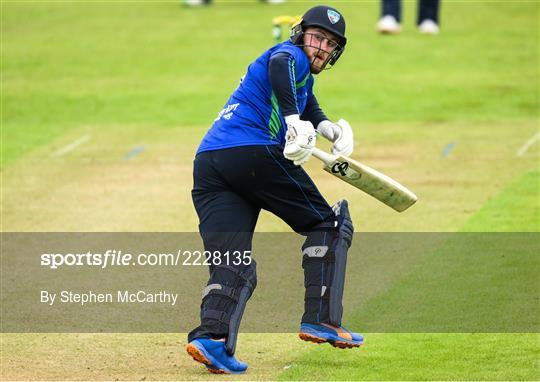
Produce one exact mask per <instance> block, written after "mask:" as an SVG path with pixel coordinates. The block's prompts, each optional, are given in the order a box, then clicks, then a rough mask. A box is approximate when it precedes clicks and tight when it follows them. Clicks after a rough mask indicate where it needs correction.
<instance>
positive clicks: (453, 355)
mask: <svg viewBox="0 0 540 382" xmlns="http://www.w3.org/2000/svg"><path fill="white" fill-rule="evenodd" d="M311 4H315V3H312V2H294V1H289V2H287V3H285V4H283V5H279V6H267V5H263V4H260V3H259V2H257V1H255V0H253V1H245V2H225V1H221V2H220V1H219V0H217V2H216V4H215V5H214V6H212V7H208V8H201V9H187V8H183V7H182V6H180V5H179V3H178V2H90V1H89V2H47V1H44V2H22V1H2V2H1V97H2V99H1V129H2V131H1V160H2V164H1V176H2V179H1V197H2V200H1V202H2V205H1V208H2V212H1V226H2V227H1V231H2V232H19V231H21V232H56V231H58V232H86V231H88V232H182V231H186V232H190V231H196V230H197V217H196V214H195V211H194V209H193V207H192V204H191V198H190V190H191V182H192V178H191V170H192V158H193V155H194V152H195V150H196V148H197V145H198V142H199V141H200V139H201V137H202V135H203V134H204V132H205V131H206V129H207V128H208V127H209V125H210V123H211V121H212V120H213V119H214V118H215V115H216V113H217V112H218V111H219V110H221V107H222V106H223V104H224V103H225V101H226V99H227V97H228V96H229V94H230V92H231V91H232V90H233V89H234V88H235V86H236V84H237V83H238V80H239V78H240V77H241V76H242V75H243V74H244V71H245V69H246V67H247V65H248V64H249V63H250V62H251V60H252V59H254V58H255V57H256V56H257V55H258V54H260V53H262V52H263V51H264V50H265V49H266V48H268V47H269V46H270V45H271V44H272V43H273V41H272V37H271V19H272V17H274V16H277V15H281V14H286V15H296V14H301V13H302V12H303V11H304V10H305V9H306V8H308V6H309V5H311ZM332 4H334V5H335V6H336V7H337V8H339V9H340V10H341V11H342V12H343V13H344V15H345V16H346V18H347V22H348V36H349V44H348V46H347V51H346V53H345V54H344V56H343V58H342V59H341V60H340V62H339V63H338V64H337V65H336V67H335V68H334V69H332V70H331V71H328V72H325V73H323V74H322V75H321V76H319V78H317V82H316V92H317V96H318V99H319V101H320V103H321V105H322V107H323V108H324V110H325V111H326V113H327V115H329V116H330V117H332V118H334V119H338V118H341V117H343V118H346V119H347V120H349V121H350V122H351V124H352V126H353V127H354V130H355V140H356V149H355V153H354V154H353V157H354V158H355V159H358V160H360V161H362V162H365V163H366V164H368V165H371V166H373V167H375V168H377V169H379V170H380V171H382V172H384V173H387V174H388V175H390V176H392V177H394V178H396V179H398V180H399V181H401V182H403V183H404V184H406V185H407V186H408V187H410V188H411V189H413V190H414V191H415V192H416V193H417V194H418V196H419V202H418V203H417V204H416V205H415V206H413V207H412V208H411V209H410V210H408V211H406V212H405V213H403V214H396V213H395V212H394V211H392V210H390V209H389V208H387V207H384V206H383V205H381V204H380V203H378V202H377V201H375V200H373V199H371V198H369V197H368V196H365V195H363V194H361V193H360V192H358V191H356V190H354V189H352V188H351V187H350V186H349V185H347V184H342V183H340V182H339V181H337V180H335V179H334V178H333V177H331V176H329V175H328V174H327V173H325V172H324V171H322V170H321V169H320V165H319V163H317V162H316V161H315V160H313V161H310V162H309V163H308V164H307V166H306V168H307V170H308V172H309V173H310V174H311V175H312V177H313V179H314V181H315V182H316V184H317V185H318V186H319V188H320V190H321V191H322V193H323V194H324V195H325V197H327V199H328V200H329V201H333V200H337V199H339V198H342V197H347V198H348V199H349V202H350V205H351V209H352V214H353V218H354V222H355V227H356V228H357V231H359V232H449V233H453V232H460V233H468V232H479V233H482V232H485V233H488V232H489V233H509V232H516V233H519V232H529V233H532V234H535V233H536V234H538V232H539V230H540V212H539V197H540V190H539V187H540V179H539V169H540V166H539V159H540V157H539V152H540V150H539V143H538V140H536V141H531V139H533V137H534V136H535V134H537V133H538V129H539V128H538V126H539V118H538V117H539V114H538V113H539V90H540V89H539V67H540V63H539V39H538V27H539V17H538V15H539V8H540V6H539V3H538V2H537V1H519V2H511V1H508V2H500V1H484V2H480V1H478V2H476V1H475V2H472V1H471V2H460V1H445V2H443V5H442V14H441V19H442V33H441V34H440V35H439V36H436V37H426V36H421V35H419V34H418V33H416V31H415V30H414V25H413V22H414V20H413V19H414V17H413V15H414V13H415V6H416V4H415V3H414V2H406V4H405V9H404V15H405V25H404V27H405V30H404V32H403V33H402V34H401V35H399V36H392V37H388V36H379V35H377V34H376V33H375V31H374V25H375V22H376V20H377V17H378V2H375V1H374V2H364V1H358V2H355V1H349V2H339V1H338V2H332ZM529 141H530V142H532V144H531V145H530V146H529V147H528V149H527V150H526V151H524V150H523V148H524V146H525V145H526V143H527V142H529ZM325 147H327V146H325ZM518 154H519V155H518ZM257 230H258V231H261V232H288V231H289V228H288V227H287V226H286V225H284V223H282V222H281V221H279V219H277V218H276V217H274V216H272V215H270V214H268V213H263V214H262V215H261V218H260V221H259V224H258V226H257ZM498 237H501V238H502V237H504V236H498ZM533 237H536V242H534V243H525V244H529V245H528V246H526V245H525V246H524V247H525V248H526V250H527V251H529V252H526V254H527V256H523V257H519V258H517V259H514V258H508V259H502V258H498V259H497V261H492V260H491V259H490V258H488V257H485V258H484V257H479V258H474V259H470V258H469V257H467V252H466V251H467V248H460V249H461V250H462V251H463V252H459V253H458V254H457V256H456V259H457V260H458V261H456V262H453V263H451V264H449V263H448V261H446V258H445V257H444V256H443V254H444V253H445V252H444V250H445V248H444V247H443V248H442V249H441V250H440V251H438V252H437V251H436V252H434V253H430V254H426V256H421V257H418V259H416V260H415V262H414V263H412V264H409V265H410V267H409V268H407V270H406V272H403V273H400V274H399V275H397V274H396V275H389V276H388V279H387V280H385V283H386V284H385V287H384V288H381V289H380V290H378V292H377V293H375V294H373V295H370V296H369V297H368V298H366V301H363V303H362V305H361V306H359V307H358V309H357V310H355V311H354V312H350V314H349V315H348V316H346V317H345V323H346V325H347V326H348V327H350V328H352V329H355V330H358V331H360V332H364V333H363V334H364V335H365V337H366V345H365V346H364V347H362V348H361V349H360V350H348V351H340V350H335V349H333V348H330V347H329V346H322V345H321V346H315V345H311V344H305V343H302V342H301V341H299V340H298V339H297V338H296V336H295V335H294V334H290V333H288V334H275V333H265V334H254V333H245V334H242V335H241V336H240V339H239V347H238V356H239V358H240V359H242V360H245V361H247V362H248V363H249V365H250V369H249V371H248V373H247V374H246V375H242V376H235V377H234V379H235V380H236V379H242V380H276V379H280V380H539V379H540V365H539V363H538V360H539V359H540V336H539V334H538V328H539V327H538V319H537V318H535V317H534V316H529V314H531V312H532V313H535V312H537V311H538V305H539V302H538V298H536V299H535V302H534V303H532V304H531V303H529V304H530V306H535V307H536V309H535V310H534V309H533V310H528V311H525V310H520V309H522V308H523V306H522V305H520V300H519V299H516V298H515V296H516V294H515V293H513V292H514V291H515V290H526V291H529V294H528V295H527V296H530V293H531V292H530V291H533V293H536V296H538V292H539V286H540V281H539V276H538V275H539V274H540V273H539V271H540V264H539V259H538V253H537V252H536V250H537V249H538V240H537V239H538V236H533ZM450 248H451V247H450ZM447 250H448V248H447ZM479 269H481V270H483V272H484V273H483V274H489V275H497V277H498V279H501V280H506V281H508V282H507V283H504V284H501V283H497V282H494V280H493V279H490V278H489V277H476V275H475V274H471V270H479ZM298 272H301V269H300V267H299V268H298ZM354 272H355V270H354V269H352V268H349V270H348V275H349V277H352V276H354ZM259 273H260V274H264V269H262V268H261V269H259ZM460 285H464V286H465V288H463V289H462V290H461V291H462V292H463V294H459V293H458V294H455V295H453V292H452V291H454V290H460V289H459V286H460ZM427 286H429V287H430V288H431V289H432V290H438V291H443V294H445V296H446V297H449V296H448V295H450V294H452V297H453V298H454V299H455V302H456V307H457V308H459V310H460V311H466V310H467V308H468V307H473V306H475V305H477V304H479V303H481V301H482V298H483V296H485V295H489V296H491V297H492V298H494V299H495V300H496V301H497V302H498V303H497V304H496V306H495V307H494V308H493V310H490V311H488V312H486V315H487V319H486V322H488V323H489V322H490V319H491V320H492V321H493V322H496V321H497V317H496V316H494V317H493V316H489V314H493V312H495V313H496V312H503V311H510V312H514V316H515V323H516V325H517V327H519V325H520V323H522V324H521V327H527V328H529V329H531V328H532V329H531V330H527V331H524V332H519V331H516V330H514V331H513V332H510V331H508V332H504V333H501V332H489V331H486V330H481V329H479V330H477V331H475V332H474V333H471V332H466V333H461V332H459V331H456V330H452V331H449V332H447V333H432V332H422V333H420V330H411V333H409V332H399V331H398V332H396V331H392V330H388V331H386V332H384V333H381V332H375V333H370V328H375V327H376V325H374V326H370V323H369V322H367V321H366V320H367V318H368V317H374V316H375V317H381V320H382V319H388V320H390V319H392V320H396V321H397V322H398V323H399V321H400V318H401V317H404V318H405V317H406V318H407V319H410V318H411V317H414V314H418V315H419V317H422V316H421V314H425V316H423V317H429V315H430V314H432V313H433V311H435V310H440V309H443V307H440V306H438V305H437V301H436V299H435V298H433V296H432V295H426V296H425V298H426V300H425V303H424V304H423V305H422V304H421V305H419V306H418V309H416V307H415V306H414V305H411V304H410V303H411V302H412V301H414V298H415V295H414V292H415V291H418V290H425V289H426V288H427ZM472 286H474V288H475V290H478V291H482V292H483V294H482V293H478V294H470V293H468V291H469V290H470V289H467V287H469V288H472ZM508 286H511V288H512V289H511V290H509V289H508ZM193 293H197V294H198V293H200V292H199V286H197V287H195V288H194V291H193ZM346 293H347V292H346ZM255 295H257V293H255ZM434 296H436V295H434ZM430 298H431V300H430ZM2 299H3V297H2ZM411 306H412V307H413V309H408V307H411ZM194 314H197V313H196V312H194ZM401 315H402V316H401ZM520 320H521V321H520ZM531 323H532V324H531ZM185 344H186V335H185V334H83V333H81V334H67V333H62V334H43V333H33V334H32V333H30V334H17V333H2V335H1V356H0V360H1V367H0V369H1V379H2V380H143V379H145V380H222V379H227V380H229V379H230V378H229V377H215V376H213V375H210V374H207V373H206V372H205V370H204V368H202V367H200V366H199V365H197V364H195V363H194V362H193V361H192V360H191V359H190V358H189V357H188V356H187V354H185V352H184V351H183V346H185Z"/></svg>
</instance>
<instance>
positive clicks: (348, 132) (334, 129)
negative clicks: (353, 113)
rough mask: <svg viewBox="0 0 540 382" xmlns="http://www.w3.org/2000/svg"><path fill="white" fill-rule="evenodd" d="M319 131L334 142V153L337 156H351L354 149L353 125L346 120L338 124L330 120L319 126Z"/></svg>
mask: <svg viewBox="0 0 540 382" xmlns="http://www.w3.org/2000/svg"><path fill="white" fill-rule="evenodd" d="M317 131H318V132H319V134H321V135H322V136H323V137H325V138H326V139H328V140H329V141H330V142H333V143H334V145H333V146H332V153H333V154H335V155H343V156H349V155H351V154H352V152H353V149H354V136H353V131H352V128H351V125H349V122H347V121H346V120H344V119H340V120H339V121H337V122H336V123H334V122H330V121H328V120H326V121H322V122H321V123H319V124H318V125H317Z"/></svg>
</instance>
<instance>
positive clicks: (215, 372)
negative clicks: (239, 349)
mask: <svg viewBox="0 0 540 382" xmlns="http://www.w3.org/2000/svg"><path fill="white" fill-rule="evenodd" d="M208 371H209V372H210V373H212V374H227V372H226V371H225V370H221V369H208Z"/></svg>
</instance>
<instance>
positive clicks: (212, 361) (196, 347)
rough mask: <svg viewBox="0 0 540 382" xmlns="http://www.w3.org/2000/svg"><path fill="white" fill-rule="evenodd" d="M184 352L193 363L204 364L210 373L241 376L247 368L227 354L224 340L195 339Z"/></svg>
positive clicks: (244, 364)
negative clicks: (190, 357) (191, 358)
mask: <svg viewBox="0 0 540 382" xmlns="http://www.w3.org/2000/svg"><path fill="white" fill-rule="evenodd" d="M186 351H187V352H188V354H189V355H190V356H192V357H193V359H194V360H195V361H197V362H200V363H202V364H204V365H205V366H206V367H207V368H208V371H209V372H210V373H214V374H242V373H244V372H245V371H246V370H247V367H248V365H247V364H246V363H244V362H240V361H238V360H237V359H236V358H234V356H232V355H229V354H228V353H227V351H226V350H225V339H220V340H213V339H210V338H197V339H196V340H193V341H191V342H190V343H189V344H187V346H186Z"/></svg>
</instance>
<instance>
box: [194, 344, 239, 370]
mask: <svg viewBox="0 0 540 382" xmlns="http://www.w3.org/2000/svg"><path fill="white" fill-rule="evenodd" d="M186 351H187V353H188V354H189V355H190V356H191V358H193V359H194V360H195V361H196V362H199V363H202V364H203V365H204V366H206V367H207V369H208V371H209V372H210V373H213V374H230V373H229V372H228V371H226V370H223V369H217V368H216V367H215V366H214V365H213V364H212V362H211V361H210V360H209V359H208V358H206V356H205V355H204V354H203V352H202V351H200V350H199V349H198V348H197V347H196V346H195V345H192V344H188V345H187V346H186Z"/></svg>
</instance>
